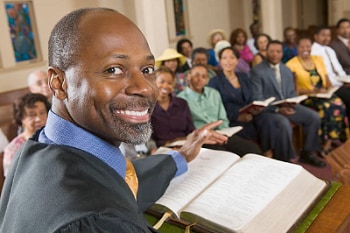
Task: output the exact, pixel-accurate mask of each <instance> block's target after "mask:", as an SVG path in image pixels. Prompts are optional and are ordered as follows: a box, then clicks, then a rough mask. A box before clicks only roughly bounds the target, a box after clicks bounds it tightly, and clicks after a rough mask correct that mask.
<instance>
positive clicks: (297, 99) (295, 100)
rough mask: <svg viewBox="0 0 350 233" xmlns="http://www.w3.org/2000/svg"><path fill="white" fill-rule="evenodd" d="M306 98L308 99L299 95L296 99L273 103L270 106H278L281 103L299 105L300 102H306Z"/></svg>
mask: <svg viewBox="0 0 350 233" xmlns="http://www.w3.org/2000/svg"><path fill="white" fill-rule="evenodd" d="M307 98H308V96H307V95H299V96H296V97H292V98H288V99H283V100H278V101H275V102H273V103H272V104H271V105H279V104H283V103H295V104H299V103H300V102H301V101H303V100H306V99H307Z"/></svg>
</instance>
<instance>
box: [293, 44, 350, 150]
mask: <svg viewBox="0 0 350 233" xmlns="http://www.w3.org/2000/svg"><path fill="white" fill-rule="evenodd" d="M311 45H312V42H311V39H310V38H300V40H299V41H298V55H297V56H296V57H294V58H292V59H290V60H289V61H288V62H287V63H286V65H287V67H288V68H289V69H290V70H291V71H292V72H293V73H294V75H295V76H296V80H297V86H298V87H297V88H298V91H299V93H300V94H312V93H319V92H325V91H326V89H327V88H329V87H331V84H330V82H329V80H328V77H327V71H326V67H325V65H324V62H323V58H322V57H321V56H313V55H311ZM302 104H303V105H305V106H307V107H310V108H311V109H314V110H316V111H317V112H318V114H319V116H320V118H321V130H320V137H321V143H323V144H324V146H323V150H324V151H323V153H324V155H325V154H327V153H328V152H329V151H330V150H331V149H332V142H333V143H336V144H339V143H340V141H345V140H346V138H347V132H346V131H347V130H348V126H347V118H346V109H345V106H344V104H343V102H342V101H341V99H340V98H339V97H338V96H336V95H333V96H332V97H331V98H330V99H324V98H316V97H309V98H308V99H306V100H305V101H303V102H302Z"/></svg>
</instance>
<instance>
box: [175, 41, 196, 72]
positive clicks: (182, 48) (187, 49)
mask: <svg viewBox="0 0 350 233" xmlns="http://www.w3.org/2000/svg"><path fill="white" fill-rule="evenodd" d="M176 50H177V52H178V53H181V54H182V55H183V56H184V57H185V58H186V62H185V64H183V65H182V66H181V67H180V71H181V72H186V71H187V70H189V69H190V68H191V66H192V60H191V55H192V50H193V44H192V41H190V40H189V39H187V38H182V39H180V40H179V41H178V42H177V43H176Z"/></svg>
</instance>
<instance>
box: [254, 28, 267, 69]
mask: <svg viewBox="0 0 350 233" xmlns="http://www.w3.org/2000/svg"><path fill="white" fill-rule="evenodd" d="M270 41H271V37H270V36H269V35H267V34H264V33H262V34H259V35H258V36H257V37H256V39H255V41H254V46H255V47H256V49H257V50H258V52H257V53H256V54H255V55H254V58H253V61H252V66H255V65H257V64H259V63H260V62H262V61H263V60H264V59H266V47H267V44H268V43H269V42H270Z"/></svg>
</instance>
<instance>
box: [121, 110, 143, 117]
mask: <svg viewBox="0 0 350 233" xmlns="http://www.w3.org/2000/svg"><path fill="white" fill-rule="evenodd" d="M147 112H148V110H147V109H146V110H144V111H142V112H140V111H129V110H126V111H119V110H118V111H117V113H118V114H124V115H131V116H144V115H146V114H147Z"/></svg>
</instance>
